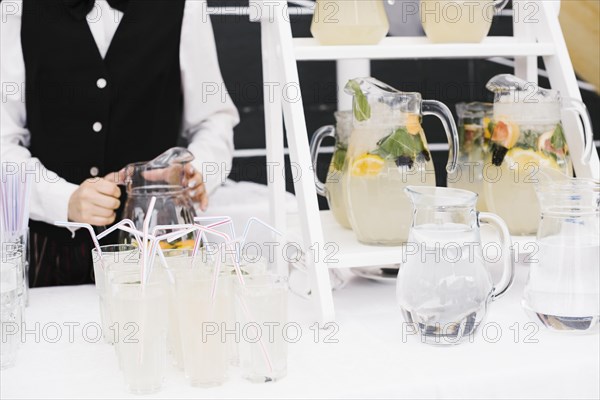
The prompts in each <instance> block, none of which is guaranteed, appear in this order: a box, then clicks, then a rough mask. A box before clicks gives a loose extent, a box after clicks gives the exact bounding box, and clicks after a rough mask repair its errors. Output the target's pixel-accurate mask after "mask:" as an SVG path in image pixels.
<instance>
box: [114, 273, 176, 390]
mask: <svg viewBox="0 0 600 400" xmlns="http://www.w3.org/2000/svg"><path fill="white" fill-rule="evenodd" d="M111 292H112V299H111V306H112V312H113V314H112V315H113V316H114V322H115V324H116V327H117V333H118V336H117V338H116V340H115V342H116V348H117V355H118V359H119V365H120V367H121V370H122V371H123V375H124V378H125V384H126V386H127V389H128V390H129V391H130V392H132V393H136V394H148V393H155V392H157V391H158V390H160V388H161V387H162V384H163V380H164V377H165V370H166V368H165V367H166V353H167V347H166V335H167V313H168V310H167V290H166V288H165V286H164V285H163V283H162V282H155V283H150V284H147V285H141V284H140V280H139V273H129V274H121V275H119V276H118V277H116V278H115V279H114V280H113V281H112V282H111Z"/></svg>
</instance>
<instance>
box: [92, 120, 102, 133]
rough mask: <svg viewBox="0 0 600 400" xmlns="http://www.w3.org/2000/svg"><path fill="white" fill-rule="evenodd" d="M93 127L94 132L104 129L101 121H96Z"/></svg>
mask: <svg viewBox="0 0 600 400" xmlns="http://www.w3.org/2000/svg"><path fill="white" fill-rule="evenodd" d="M92 129H93V130H94V132H96V133H98V132H100V131H101V130H102V124H101V123H100V122H94V125H92Z"/></svg>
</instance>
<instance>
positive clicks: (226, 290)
mask: <svg viewBox="0 0 600 400" xmlns="http://www.w3.org/2000/svg"><path fill="white" fill-rule="evenodd" d="M212 275H213V274H212V273H211V272H210V271H208V270H205V271H202V270H201V269H197V268H195V269H189V270H180V271H177V273H176V290H175V305H176V307H175V308H176V310H177V320H178V321H179V331H180V335H181V344H182V350H183V365H184V371H185V376H186V378H187V379H188V381H189V382H190V384H191V385H192V386H201V387H208V386H216V385H220V384H222V383H223V382H224V381H225V380H226V378H227V370H228V367H229V361H230V354H231V353H230V348H229V345H228V342H227V341H226V340H223V338H222V336H221V333H222V329H223V327H224V324H225V323H226V322H228V321H227V316H228V313H229V310H230V309H231V307H230V303H231V301H233V299H232V295H231V289H230V279H229V277H226V276H224V275H222V276H221V277H219V278H218V280H217V291H216V296H215V300H214V302H213V301H212V300H211V290H212V287H213V280H212ZM229 322H230V321H229ZM228 329H232V327H228Z"/></svg>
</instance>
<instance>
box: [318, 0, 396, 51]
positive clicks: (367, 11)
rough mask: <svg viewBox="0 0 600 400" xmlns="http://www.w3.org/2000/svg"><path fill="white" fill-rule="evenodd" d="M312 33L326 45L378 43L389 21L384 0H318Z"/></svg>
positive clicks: (385, 31) (386, 30)
mask: <svg viewBox="0 0 600 400" xmlns="http://www.w3.org/2000/svg"><path fill="white" fill-rule="evenodd" d="M316 1H317V2H316V5H315V13H314V15H313V20H312V25H311V27H310V31H311V33H312V35H313V36H314V38H315V39H317V41H318V42H319V43H320V44H322V45H368V44H377V43H379V42H380V41H381V39H383V38H384V37H385V35H387V33H388V30H389V27H390V26H389V22H388V19H387V15H386V13H385V8H384V6H383V1H382V0H316Z"/></svg>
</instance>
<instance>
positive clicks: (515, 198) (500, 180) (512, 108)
mask: <svg viewBox="0 0 600 400" xmlns="http://www.w3.org/2000/svg"><path fill="white" fill-rule="evenodd" d="M487 88H488V90H490V91H492V92H494V93H495V100H494V116H493V120H492V122H491V123H490V125H489V128H488V129H489V130H490V132H492V138H491V144H490V151H489V155H488V157H487V159H486V166H485V170H484V173H485V175H484V190H485V201H486V204H487V206H488V208H489V210H490V211H491V212H494V213H496V214H498V215H500V216H501V217H502V218H503V219H504V221H506V224H507V225H508V228H509V229H510V232H511V233H512V234H513V235H535V233H536V231H537V228H538V223H539V215H540V212H539V205H538V201H537V198H536V194H535V187H534V184H535V183H537V182H539V181H542V180H552V181H554V180H562V179H564V178H565V177H567V176H569V177H570V176H572V175H573V167H572V163H571V157H570V155H569V148H568V146H567V142H566V139H565V136H564V133H563V128H562V124H561V112H567V111H568V112H575V113H577V114H578V115H579V116H580V118H581V120H582V121H583V126H584V132H585V135H586V138H587V140H586V150H585V153H584V162H586V161H589V158H590V156H591V150H592V147H591V146H592V143H593V139H592V130H591V122H590V119H589V115H588V113H587V109H586V108H585V105H583V103H581V102H580V101H576V100H574V99H564V98H562V99H561V97H560V94H559V92H557V91H554V90H549V89H544V88H540V87H539V86H537V85H535V84H532V83H530V82H527V81H524V80H522V79H519V78H517V77H515V76H513V75H508V74H503V75H498V76H495V77H494V78H492V79H491V80H490V81H489V82H488V83H487ZM567 102H568V103H569V104H568V105H567Z"/></svg>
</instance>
